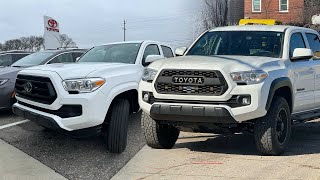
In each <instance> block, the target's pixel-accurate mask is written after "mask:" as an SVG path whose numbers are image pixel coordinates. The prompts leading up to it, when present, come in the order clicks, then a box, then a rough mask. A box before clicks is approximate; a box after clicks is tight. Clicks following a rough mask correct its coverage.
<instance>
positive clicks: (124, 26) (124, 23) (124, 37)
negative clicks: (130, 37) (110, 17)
mask: <svg viewBox="0 0 320 180" xmlns="http://www.w3.org/2000/svg"><path fill="white" fill-rule="evenodd" d="M126 24H127V22H126V20H123V28H122V29H123V41H126V30H127V29H126Z"/></svg>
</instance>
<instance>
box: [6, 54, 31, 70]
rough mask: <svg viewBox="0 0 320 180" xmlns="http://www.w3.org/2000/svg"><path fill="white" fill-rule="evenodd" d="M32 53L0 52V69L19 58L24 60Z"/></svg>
mask: <svg viewBox="0 0 320 180" xmlns="http://www.w3.org/2000/svg"><path fill="white" fill-rule="evenodd" d="M32 53H33V52H29V51H5V52H0V67H1V66H10V65H11V64H13V63H15V62H16V61H18V60H19V59H21V58H24V57H26V56H28V55H30V54H32Z"/></svg>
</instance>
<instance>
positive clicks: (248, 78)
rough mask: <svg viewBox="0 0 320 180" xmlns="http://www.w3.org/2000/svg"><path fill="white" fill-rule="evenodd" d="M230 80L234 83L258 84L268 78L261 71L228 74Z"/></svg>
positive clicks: (266, 74)
mask: <svg viewBox="0 0 320 180" xmlns="http://www.w3.org/2000/svg"><path fill="white" fill-rule="evenodd" d="M230 76H231V78H232V80H233V81H234V82H236V83H246V84H258V83H261V82H262V81H263V80H264V79H265V78H267V77H268V73H266V72H264V71H262V70H253V71H244V72H233V73H230Z"/></svg>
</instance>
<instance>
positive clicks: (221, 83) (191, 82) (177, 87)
mask: <svg viewBox="0 0 320 180" xmlns="http://www.w3.org/2000/svg"><path fill="white" fill-rule="evenodd" d="M155 89H156V91H157V92H158V93H160V94H180V95H205V96H210V95H211V96H220V95H222V94H223V93H225V92H226V91H227V89H228V85H227V83H226V81H225V79H224V77H223V75H222V74H221V72H219V71H209V70H208V71H203V70H168V69H166V70H162V71H161V72H160V74H159V76H158V78H157V80H156V82H155Z"/></svg>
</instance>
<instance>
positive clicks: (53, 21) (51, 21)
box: [48, 19, 58, 28]
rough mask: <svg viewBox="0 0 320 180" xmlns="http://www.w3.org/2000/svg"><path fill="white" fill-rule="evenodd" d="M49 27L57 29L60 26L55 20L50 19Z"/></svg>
mask: <svg viewBox="0 0 320 180" xmlns="http://www.w3.org/2000/svg"><path fill="white" fill-rule="evenodd" d="M48 25H49V26H50V27H52V28H56V27H57V26H58V22H57V21H56V20H54V19H49V20H48Z"/></svg>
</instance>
